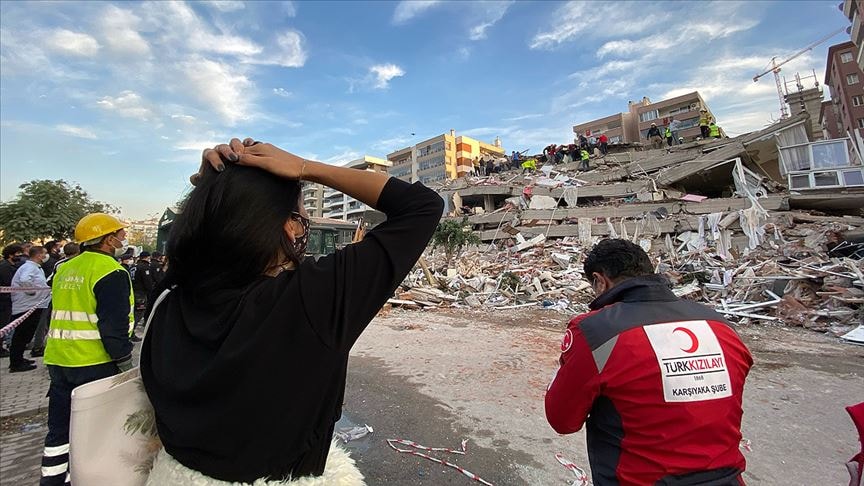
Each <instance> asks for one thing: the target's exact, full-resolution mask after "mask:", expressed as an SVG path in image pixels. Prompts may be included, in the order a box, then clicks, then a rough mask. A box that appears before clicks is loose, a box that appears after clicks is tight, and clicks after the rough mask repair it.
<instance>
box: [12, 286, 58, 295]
mask: <svg viewBox="0 0 864 486" xmlns="http://www.w3.org/2000/svg"><path fill="white" fill-rule="evenodd" d="M37 290H51V287H0V294H11V293H12V292H36V291H37Z"/></svg>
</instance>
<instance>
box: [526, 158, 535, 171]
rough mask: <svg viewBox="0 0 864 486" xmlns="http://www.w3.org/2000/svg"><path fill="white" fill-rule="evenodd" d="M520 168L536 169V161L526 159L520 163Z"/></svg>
mask: <svg viewBox="0 0 864 486" xmlns="http://www.w3.org/2000/svg"><path fill="white" fill-rule="evenodd" d="M522 168H523V169H536V168H537V161H536V160H534V159H528V160H526V161H525V162H522Z"/></svg>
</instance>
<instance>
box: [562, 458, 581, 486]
mask: <svg viewBox="0 0 864 486" xmlns="http://www.w3.org/2000/svg"><path fill="white" fill-rule="evenodd" d="M555 459H557V460H558V462H559V463H560V464H561V465H562V466H564V467H565V468H567V470H568V471H571V472H572V473H573V474H575V475H576V479H574V480H573V482H572V483H570V486H587V485H588V474H587V473H585V470H584V469H582V468H581V467H579V466H577V465H576V464H575V463H574V462H573V461H571V460H570V459H567V458H566V457H564V456H563V455H561V454H555Z"/></svg>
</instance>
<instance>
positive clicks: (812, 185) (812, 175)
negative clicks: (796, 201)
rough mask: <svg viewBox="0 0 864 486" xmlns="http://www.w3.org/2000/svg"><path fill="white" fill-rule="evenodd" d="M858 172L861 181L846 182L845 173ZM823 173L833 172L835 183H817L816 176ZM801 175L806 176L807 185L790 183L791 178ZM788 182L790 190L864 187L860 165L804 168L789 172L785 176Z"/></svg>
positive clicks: (863, 174) (863, 170) (863, 176)
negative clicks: (803, 169) (804, 169)
mask: <svg viewBox="0 0 864 486" xmlns="http://www.w3.org/2000/svg"><path fill="white" fill-rule="evenodd" d="M853 172H854V173H859V174H861V177H860V180H861V181H862V182H861V183H852V184H848V183H847V182H846V174H847V173H853ZM823 174H833V175H834V177H835V178H836V181H837V183H836V184H827V185H817V183H816V178H817V176H819V175H823ZM802 176H807V186H806V187H804V186H800V185H798V186H796V185H794V184H793V183H792V181H793V179H799V178H800V177H802ZM787 180H788V182H789V190H791V191H806V190H813V189H834V188H842V187H864V169H862V168H861V167H842V168H831V169H814V170H806V171H796V172H790V173H789V175H788V178H787Z"/></svg>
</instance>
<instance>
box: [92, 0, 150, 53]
mask: <svg viewBox="0 0 864 486" xmlns="http://www.w3.org/2000/svg"><path fill="white" fill-rule="evenodd" d="M100 20H101V24H102V37H103V38H104V41H105V43H106V45H107V47H108V48H109V49H110V50H111V51H113V52H116V53H118V54H126V55H132V56H142V55H145V54H147V53H149V52H150V45H149V44H148V43H147V41H146V40H144V38H143V37H141V34H140V33H139V32H138V26H139V24H140V22H141V19H140V18H139V17H138V16H137V15H135V14H133V13H132V12H130V11H129V10H124V9H120V8H117V7H115V6H114V5H109V6H108V7H107V8H106V9H105V11H104V12H103V13H102V17H101V19H100Z"/></svg>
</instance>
